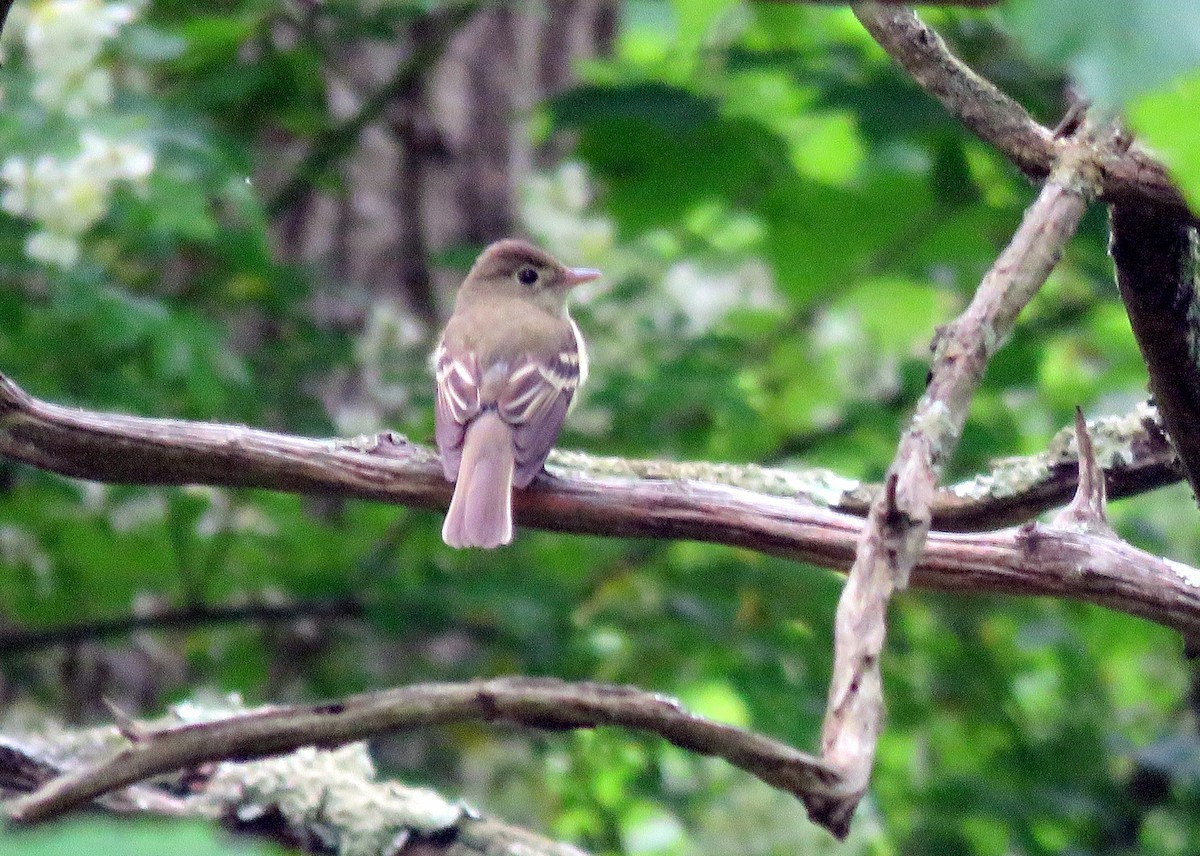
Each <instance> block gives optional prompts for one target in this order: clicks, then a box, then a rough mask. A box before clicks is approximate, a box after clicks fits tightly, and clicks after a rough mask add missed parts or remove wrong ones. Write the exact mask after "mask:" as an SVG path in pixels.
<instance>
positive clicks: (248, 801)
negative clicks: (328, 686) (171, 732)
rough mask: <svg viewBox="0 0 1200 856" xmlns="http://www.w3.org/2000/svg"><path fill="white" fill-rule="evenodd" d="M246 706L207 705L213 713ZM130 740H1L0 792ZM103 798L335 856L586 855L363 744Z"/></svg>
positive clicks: (197, 774) (114, 733) (109, 733)
mask: <svg viewBox="0 0 1200 856" xmlns="http://www.w3.org/2000/svg"><path fill="white" fill-rule="evenodd" d="M187 707H188V708H190V709H191V708H195V707H196V705H194V704H193V703H188V705H187ZM242 712H244V711H234V710H210V709H205V710H204V714H205V715H206V717H207V718H216V717H218V716H225V717H227V716H230V715H233V714H235V713H242ZM138 727H139V728H144V726H141V725H139V726H138ZM124 745H125V738H124V737H123V736H122V734H121V733H120V731H119V730H118V728H116V727H113V726H107V727H100V728H88V729H83V730H74V731H73V730H67V729H56V730H55V731H53V732H52V733H50V734H42V735H33V736H29V737H26V738H23V739H21V740H19V741H18V740H10V739H7V738H0V795H4V796H14V795H17V794H25V793H29V792H31V791H34V790H35V789H36V788H38V787H40V786H42V785H44V784H46V783H47V782H49V781H51V780H53V779H54V778H55V777H57V776H59V775H61V774H62V773H63V772H64V770H66V769H68V768H71V767H74V766H78V764H79V763H89V764H93V763H97V762H99V761H100V760H101V759H102V758H105V757H109V756H111V755H112V754H114V753H115V752H117V751H119V750H120V749H121V748H122V747H123V746H124ZM183 793H185V794H186V796H180V794H183ZM96 805H98V806H99V807H100V808H102V809H103V810H105V811H107V812H111V813H114V814H121V815H133V814H136V815H151V816H159V817H172V818H198V819H204V820H209V821H211V820H213V819H217V820H220V821H221V822H222V823H223V824H224V825H225V826H227V827H229V828H230V829H232V830H234V831H236V832H237V833H238V834H239V835H250V836H254V837H256V838H260V839H266V840H269V841H274V842H276V843H278V844H280V845H282V846H284V847H287V848H289V849H291V850H298V851H301V852H304V853H315V854H328V856H338V854H344V853H378V854H387V853H397V854H398V853H404V854H413V856H417V854H420V856H585V854H584V853H583V851H581V850H579V849H577V848H575V847H572V846H571V845H569V844H564V843H560V842H556V841H551V840H549V839H546V838H543V837H542V836H540V835H537V834H536V833H533V832H530V831H528V830H524V829H519V828H517V827H514V826H509V825H508V824H505V823H502V822H500V821H498V820H495V819H493V818H489V817H483V816H481V815H479V814H478V813H476V812H473V811H470V810H468V809H466V808H465V807H463V806H461V805H458V804H455V803H450V802H448V801H446V800H445V799H443V798H442V797H440V796H439V795H438V794H436V793H434V792H433V791H430V790H428V789H426V788H415V787H409V786H406V785H402V784H400V783H399V782H394V781H378V780H377V778H376V775H375V769H374V765H373V764H372V762H371V759H370V756H369V754H368V753H367V747H366V745H365V744H363V743H352V744H350V745H347V746H343V747H341V748H338V749H335V750H318V749H311V748H306V749H301V750H299V751H296V752H293V753H290V754H287V755H281V756H278V757H274V758H268V759H264V760H261V761H241V762H238V761H226V762H224V763H221V764H219V765H215V766H209V767H207V768H192V769H190V770H187V771H184V772H183V773H182V774H181V775H180V776H176V777H173V778H172V779H169V780H167V781H165V782H159V783H156V784H154V785H134V786H131V787H129V788H126V789H124V790H121V791H116V792H113V793H110V794H108V795H106V796H104V797H102V798H100V799H99V800H97V802H96Z"/></svg>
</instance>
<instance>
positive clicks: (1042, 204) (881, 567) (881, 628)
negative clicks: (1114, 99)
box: [821, 133, 1108, 835]
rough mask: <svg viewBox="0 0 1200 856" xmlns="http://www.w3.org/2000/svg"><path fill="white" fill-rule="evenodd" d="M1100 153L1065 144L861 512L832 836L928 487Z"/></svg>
mask: <svg viewBox="0 0 1200 856" xmlns="http://www.w3.org/2000/svg"><path fill="white" fill-rule="evenodd" d="M1107 154H1108V152H1107V148H1106V147H1104V146H1100V145H1097V144H1096V142H1095V138H1094V137H1093V136H1092V135H1091V134H1090V133H1084V134H1083V135H1082V136H1081V138H1080V139H1078V140H1072V141H1068V142H1067V145H1066V147H1065V148H1064V149H1063V151H1062V154H1061V157H1060V161H1059V164H1058V166H1057V167H1056V168H1055V170H1054V173H1053V174H1052V175H1051V177H1050V180H1049V181H1048V182H1047V183H1046V185H1045V187H1043V188H1042V191H1041V193H1040V194H1039V195H1038V198H1037V199H1036V200H1035V201H1034V203H1033V205H1031V206H1030V207H1029V209H1028V210H1027V211H1026V212H1025V216H1024V218H1023V219H1022V221H1021V225H1020V227H1019V228H1018V229H1017V232H1016V234H1015V235H1013V238H1012V241H1010V242H1009V244H1008V246H1007V247H1005V249H1004V251H1003V252H1002V253H1001V254H1000V256H999V258H997V259H996V262H995V264H994V265H993V266H992V268H991V270H989V271H988V273H987V275H986V276H985V277H984V278H983V281H982V282H981V283H980V285H979V289H978V290H977V291H976V292H975V296H974V298H973V299H972V300H971V303H970V305H969V306H968V307H967V309H966V310H965V311H964V312H963V314H962V315H960V316H959V317H958V318H957V319H956V320H955V321H954V322H953V323H952V324H950V325H949V326H948V327H946V328H945V329H943V330H940V331H939V333H938V336H937V339H936V348H935V353H934V358H933V365H932V366H931V368H930V376H929V383H928V386H927V388H926V390H925V394H924V395H923V396H922V397H921V400H920V402H918V404H917V408H916V413H915V414H914V415H913V417H912V421H911V423H910V426H909V428H908V430H907V431H906V432H905V433H904V435H903V436H902V437H901V440H900V445H899V448H898V449H897V451H896V457H895V459H894V460H893V462H892V464H891V466H890V467H889V468H888V475H887V477H886V479H885V481H884V484H885V489H884V491H883V494H882V495H881V496H880V497H879V498H878V499H876V501H875V503H874V505H872V507H871V511H870V514H869V515H868V516H867V520H866V525H865V527H864V530H863V534H862V538H861V540H860V541H859V545H858V550H857V554H856V556H855V560H854V565H853V567H852V568H851V569H850V574H849V577H848V579H847V580H846V586H845V588H844V589H843V590H842V596H841V599H840V600H839V602H838V610H837V620H836V625H835V632H834V669H833V682H832V686H831V688H830V692H829V702H828V706H827V708H826V712H825V723H824V728H823V732H822V738H821V749H822V751H821V754H822V757H824V758H825V759H827V760H828V761H830V762H832V763H834V764H835V765H837V767H838V769H840V770H841V771H842V773H843V777H844V781H845V789H844V790H843V792H842V793H841V794H839V795H838V796H837V798H836V799H833V800H831V801H830V802H829V804H827V805H826V806H824V807H822V809H821V811H822V812H823V820H822V822H824V823H826V825H828V826H830V827H831V828H832V829H833V830H834V832H835V834H838V835H845V833H846V832H847V831H848V828H849V821H850V816H851V815H852V814H853V812H854V809H855V807H856V806H857V805H858V802H859V800H860V799H861V798H862V795H863V794H864V793H865V792H866V789H867V785H868V783H869V781H870V775H871V768H872V766H873V764H874V758H875V745H876V743H877V741H878V739H879V733H880V731H881V730H882V728H883V717H884V702H883V685H882V676H881V672H880V666H879V661H880V657H881V656H882V653H883V644H884V639H885V636H886V631H887V606H888V602H889V601H890V599H891V596H892V593H893V592H894V591H895V590H896V589H903V588H905V587H906V586H907V585H908V579H909V574H910V572H911V570H912V568H913V567H914V566H915V565H916V564H917V561H918V559H919V558H920V556H921V553H922V550H923V549H924V548H925V543H926V538H927V536H928V534H929V529H930V524H931V521H932V515H931V506H932V503H933V496H934V488H935V486H936V484H937V481H938V478H939V476H940V474H941V471H942V467H943V465H944V464H945V462H946V461H947V460H949V458H950V456H951V455H952V454H953V451H954V449H955V447H956V446H957V444H958V439H959V435H960V434H961V432H962V428H963V425H964V424H965V423H966V419H967V410H968V408H969V405H970V402H971V397H972V395H973V394H974V391H975V389H976V387H977V386H978V384H979V381H980V380H981V379H982V378H983V373H984V370H985V368H986V367H987V363H988V360H989V359H990V358H991V356H992V355H993V354H994V353H995V352H996V350H998V349H999V347H1000V345H1001V343H1002V342H1003V341H1004V340H1005V339H1006V338H1007V337H1008V335H1009V334H1010V333H1011V331H1012V328H1013V325H1014V323H1015V322H1016V319H1017V315H1018V314H1019V313H1020V311H1021V310H1022V309H1023V308H1024V307H1025V305H1026V304H1027V303H1028V302H1029V300H1030V299H1031V298H1032V297H1033V295H1034V294H1036V293H1037V290H1038V289H1039V288H1040V287H1041V285H1042V283H1043V282H1045V280H1046V277H1047V276H1049V274H1050V271H1051V270H1053V269H1054V266H1055V265H1056V264H1057V263H1058V260H1059V258H1060V257H1061V255H1062V252H1063V248H1064V247H1065V246H1066V243H1067V241H1068V240H1070V238H1071V236H1072V235H1073V234H1074V233H1075V229H1076V228H1077V226H1078V225H1079V221H1080V219H1081V218H1082V217H1083V213H1084V211H1085V209H1086V208H1087V204H1088V201H1089V199H1090V198H1091V196H1092V195H1093V194H1094V193H1095V191H1096V189H1097V184H1098V173H1097V164H1098V163H1099V162H1100V161H1101V160H1102V159H1103V158H1104V157H1106V156H1107Z"/></svg>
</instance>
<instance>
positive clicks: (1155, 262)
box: [1110, 203, 1200, 497]
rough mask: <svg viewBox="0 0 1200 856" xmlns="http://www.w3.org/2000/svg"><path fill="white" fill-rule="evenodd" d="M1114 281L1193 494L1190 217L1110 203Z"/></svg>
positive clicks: (1196, 462) (1198, 464) (1194, 317)
mask: <svg viewBox="0 0 1200 856" xmlns="http://www.w3.org/2000/svg"><path fill="white" fill-rule="evenodd" d="M1111 222H1112V243H1111V246H1110V250H1111V252H1112V257H1113V263H1114V264H1115V265H1116V269H1117V286H1118V288H1119V289H1120V291H1121V299H1122V300H1123V301H1124V302H1125V308H1126V310H1127V311H1128V313H1129V320H1130V323H1131V325H1132V326H1133V334H1134V336H1135V337H1136V338H1137V343H1138V347H1139V348H1140V349H1141V351H1142V357H1143V358H1144V359H1145V361H1146V368H1147V370H1148V371H1149V374H1150V391H1151V392H1152V393H1153V394H1154V399H1155V402H1156V403H1157V404H1158V409H1159V411H1160V412H1161V413H1162V419H1163V422H1164V423H1165V424H1166V427H1167V434H1168V435H1169V436H1170V438H1171V441H1172V442H1173V443H1174V445H1175V448H1176V451H1177V452H1178V454H1179V460H1180V462H1181V464H1182V468H1183V472H1184V474H1185V475H1186V476H1187V480H1188V483H1189V484H1190V485H1191V486H1192V493H1193V494H1194V495H1196V496H1197V497H1200V422H1198V420H1197V417H1198V416H1200V299H1198V297H1197V294H1196V265H1197V256H1198V252H1200V250H1198V247H1197V237H1196V229H1195V227H1194V226H1193V225H1192V222H1191V221H1189V220H1187V219H1185V218H1182V217H1180V216H1179V215H1178V213H1177V212H1175V211H1172V210H1169V209H1167V208H1164V207H1163V206H1161V205H1142V204H1134V203H1122V204H1118V205H1114V206H1112V209H1111Z"/></svg>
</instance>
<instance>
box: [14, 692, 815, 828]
mask: <svg viewBox="0 0 1200 856" xmlns="http://www.w3.org/2000/svg"><path fill="white" fill-rule="evenodd" d="M469 721H484V722H507V723H511V724H515V725H525V726H530V727H533V728H542V729H550V730H565V729H577V728H596V727H600V726H618V727H623V728H628V729H633V730H637V731H645V732H648V733H651V734H656V735H658V736H660V737H662V738H663V739H665V740H668V741H670V742H671V743H673V744H675V745H676V746H680V747H682V748H684V749H687V750H689V751H692V752H698V753H700V754H704V755H711V756H715V757H719V758H724V759H725V760H727V761H729V762H730V763H731V764H734V765H735V766H738V767H740V768H742V769H743V770H745V771H747V772H749V773H751V774H752V775H754V776H757V777H758V778H760V779H762V780H763V781H764V782H767V783H768V784H770V785H773V786H774V787H776V788H780V789H781V790H785V791H788V792H789V793H792V794H794V795H795V796H796V797H797V798H799V799H803V800H806V799H808V798H809V797H810V796H811V795H812V794H814V793H821V792H822V791H824V790H827V789H828V788H829V786H830V785H831V783H835V782H836V779H837V775H836V773H834V772H833V770H832V769H831V768H830V767H829V766H828V765H827V764H825V763H824V762H822V761H821V759H819V758H814V757H812V756H811V755H806V754H804V753H803V752H799V751H797V750H795V749H792V748H791V747H789V746H787V745H785V744H783V743H779V742H778V741H775V740H771V739H769V738H767V737H763V736H762V735H758V734H753V733H751V732H747V731H743V730H741V729H738V728H734V727H732V726H729V725H722V724H720V723H717V722H713V721H711V720H707V719H704V718H702V717H699V716H696V715H694V714H691V713H688V712H687V711H686V710H684V709H683V708H682V707H680V705H679V704H678V702H675V701H674V700H672V699H668V698H665V697H663V696H660V695H656V694H653V693H648V692H644V691H642V690H638V689H636V688H633V687H623V686H612V685H606V684H594V683H579V684H569V683H566V682H563V681H559V680H556V679H534V678H498V679H493V680H487V681H474V682H470V683H464V684H420V685H415V686H411V687H405V688H402V689H394V690H385V691H382V692H374V693H367V694H364V695H359V696H352V697H350V698H347V699H345V700H343V701H338V702H332V703H325V704H318V705H300V706H295V707H279V708H268V709H264V710H260V711H256V712H252V713H248V714H244V715H238V716H233V717H230V718H228V719H220V720H216V721H212V722H203V723H196V724H189V725H182V726H176V727H170V728H165V729H159V730H153V729H149V728H147V729H145V731H144V733H143V736H142V739H141V740H139V741H138V742H137V743H132V744H130V745H128V746H126V747H125V748H124V749H122V750H120V751H119V752H117V754H116V755H114V756H112V757H111V758H109V759H106V760H102V761H99V762H97V763H94V764H87V765H84V766H82V767H79V768H77V769H73V770H69V771H67V772H66V773H64V774H63V775H61V776H59V777H57V778H55V779H53V780H51V781H50V782H49V783H47V784H46V785H44V786H43V787H41V788H39V789H38V790H37V791H35V792H34V793H33V794H31V795H29V796H26V797H22V798H20V799H17V800H15V801H13V802H12V803H11V804H10V805H9V807H8V813H9V817H10V818H11V819H13V820H14V821H16V822H19V823H38V822H42V821H45V820H49V819H51V818H53V817H56V816H58V815H61V814H62V813H64V812H66V811H70V810H71V809H73V808H78V807H80V806H82V805H84V804H86V803H88V802H89V801H91V800H93V799H95V798H96V797H98V796H100V795H102V794H106V793H109V792H111V791H114V790H116V789H118V788H122V787H125V786H126V785H131V784H133V783H135V782H139V781H142V780H143V779H146V778H149V777H151V776H154V775H157V774H160V773H167V772H170V771H173V770H178V769H181V768H184V767H188V766H193V765H195V764H200V763H203V762H206V761H218V760H223V759H230V758H235V759H249V758H261V757H264V756H267V755H274V754H278V753H281V752H286V751H290V750H292V749H295V748H297V747H300V746H313V745H316V746H326V747H327V746H335V745H341V744H343V743H348V742H352V741H355V740H360V739H363V738H365V737H369V736H372V735H378V734H382V733H387V732H394V731H405V730H410V729H414V728H422V727H428V726H431V725H445V724H448V723H453V722H469Z"/></svg>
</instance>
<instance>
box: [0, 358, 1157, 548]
mask: <svg viewBox="0 0 1200 856" xmlns="http://www.w3.org/2000/svg"><path fill="white" fill-rule="evenodd" d="M1089 427H1090V431H1091V434H1092V437H1093V438H1094V439H1095V442H1096V446H1097V457H1098V459H1099V461H1100V465H1101V466H1102V467H1103V469H1104V471H1105V477H1106V481H1107V488H1108V495H1109V496H1111V497H1122V496H1129V495H1131V494H1135V493H1140V492H1143V491H1146V490H1150V489H1152V488H1156V487H1161V486H1163V485H1166V484H1173V483H1174V482H1176V481H1178V480H1179V478H1180V475H1179V470H1178V462H1177V460H1176V457H1175V452H1174V449H1173V448H1172V447H1171V445H1170V443H1169V442H1168V441H1167V439H1166V437H1165V436H1164V435H1163V431H1162V427H1161V424H1160V421H1159V417H1158V414H1157V411H1156V410H1155V409H1154V408H1153V407H1150V406H1144V407H1140V408H1138V409H1136V410H1134V411H1133V412H1131V413H1129V414H1126V415H1123V416H1112V417H1105V418H1102V419H1097V420H1093V421H1092V422H1090V423H1089ZM0 455H3V456H5V457H8V458H11V459H13V460H17V461H24V462H25V463H28V464H32V465H33V466H36V467H40V468H42V469H46V470H50V471H52V472H56V473H60V474H62V475H67V476H75V477H78V478H85V479H90V480H93V481H101V482H116V483H123V484H209V485H217V486H227V487H263V488H269V489H273V490H289V491H297V492H302V493H322V494H333V495H338V496H346V497H361V498H366V499H375V500H380V501H384V502H395V503H400V504H404V505H411V506H415V507H422V508H444V507H445V503H447V502H448V501H449V496H450V488H449V485H447V484H446V483H445V481H444V479H443V477H442V475H441V465H440V464H439V463H438V459H437V455H436V453H435V452H434V451H433V450H432V449H430V448H428V447H426V446H422V445H419V444H415V443H410V442H408V441H407V440H405V439H404V438H402V437H397V436H395V435H392V434H385V435H381V436H379V437H373V438H365V437H364V438H359V439H356V440H312V439H307V438H301V437H291V436H286V435H282V434H273V433H270V432H267V431H259V430H255V429H253V428H246V427H244V426H237V425H220V424H215V423H198V422H184V421H179V420H169V419H146V418H141V417H135V416H123V415H118V414H111V413H99V412H95V411H85V410H79V409H76V408H69V407H62V406H59V405H55V404H50V403H48V402H44V401H40V400H38V399H35V398H33V397H32V396H30V395H29V394H28V393H26V392H25V391H24V390H22V389H21V388H20V387H18V386H17V385H16V384H15V383H13V382H12V381H11V380H9V379H8V378H6V377H4V376H3V375H2V374H0ZM1076 460H1077V459H1076V455H1075V447H1074V429H1072V428H1066V429H1064V430H1063V431H1061V432H1059V434H1058V435H1057V436H1055V438H1054V439H1053V440H1052V441H1051V443H1050V445H1049V446H1048V448H1047V449H1046V451H1045V452H1042V453H1041V454H1038V455H1032V456H1028V457H1022V458H1008V459H1004V460H1001V461H998V462H996V464H995V465H994V467H993V469H992V470H991V471H989V472H987V473H983V474H981V475H979V476H977V477H975V478H973V479H970V480H968V481H965V482H961V483H959V484H956V485H952V486H950V487H947V488H943V489H940V490H939V491H938V492H937V493H936V494H935V497H934V501H933V507H932V513H933V522H934V528H936V529H942V530H947V531H978V530H983V529H997V528H1000V527H1002V526H1008V525H1012V524H1014V523H1021V522H1024V521H1026V520H1030V519H1032V518H1034V517H1036V516H1037V515H1038V514H1040V513H1041V512H1043V511H1046V510H1047V509H1049V508H1053V507H1055V506H1056V505H1060V504H1062V503H1064V502H1066V501H1067V500H1068V499H1069V498H1070V497H1071V494H1072V492H1073V491H1074V490H1075V478H1076V473H1077V467H1076ZM547 468H548V471H549V472H550V474H551V475H553V476H555V477H556V478H555V479H553V480H543V481H542V482H541V483H540V484H539V487H541V488H545V487H548V486H549V485H561V484H562V483H564V482H567V483H575V482H601V481H603V482H608V481H612V480H620V482H621V483H622V485H628V483H629V482H630V481H640V482H641V481H644V482H652V483H654V484H656V485H658V486H659V487H664V486H665V487H666V488H667V489H669V488H670V487H671V486H672V485H674V486H675V487H676V489H678V486H679V484H680V483H681V482H701V483H704V484H710V485H714V486H717V485H721V486H726V487H736V488H742V489H745V490H747V491H752V492H754V493H757V494H764V495H767V496H776V497H790V498H794V499H797V500H799V501H801V502H804V503H807V504H809V505H814V506H819V507H823V508H830V509H833V510H835V511H844V512H846V513H849V514H854V515H858V516H865V515H866V513H867V511H868V510H869V508H870V505H871V502H872V501H873V500H874V499H875V497H876V496H878V494H879V490H880V488H879V486H878V485H875V484H870V483H866V482H862V481H859V480H857V479H848V478H845V477H844V476H841V475H839V474H837V473H834V472H831V471H829V470H823V469H819V468H803V469H786V470H785V469H772V468H768V467H761V466H757V465H755V464H722V463H711V462H704V461H697V462H677V461H662V460H633V459H629V458H612V457H597V456H594V455H587V454H583V453H581V452H572V451H560V450H555V451H554V452H552V453H551V455H550V461H549V463H548V466H547ZM522 506H523V507H522ZM536 507H537V501H536V500H532V499H531V500H527V501H525V502H523V503H519V507H518V509H517V514H518V522H519V523H521V524H522V525H545V526H546V527H547V528H552V529H553V528H563V527H566V526H568V525H570V524H572V523H573V522H574V521H554V520H546V521H545V522H544V523H542V522H541V521H536V520H534V519H533V517H532V514H533V513H534V511H535V510H536ZM556 524H557V525H556ZM654 529H655V525H654V523H653V521H648V523H647V527H646V529H645V530H644V531H641V532H638V533H635V534H638V535H643V536H651V537H652V536H653V535H654ZM569 531H589V530H588V529H586V528H584V529H580V528H572V529H570V530H569ZM689 537H696V536H695V535H694V534H693V535H689Z"/></svg>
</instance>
